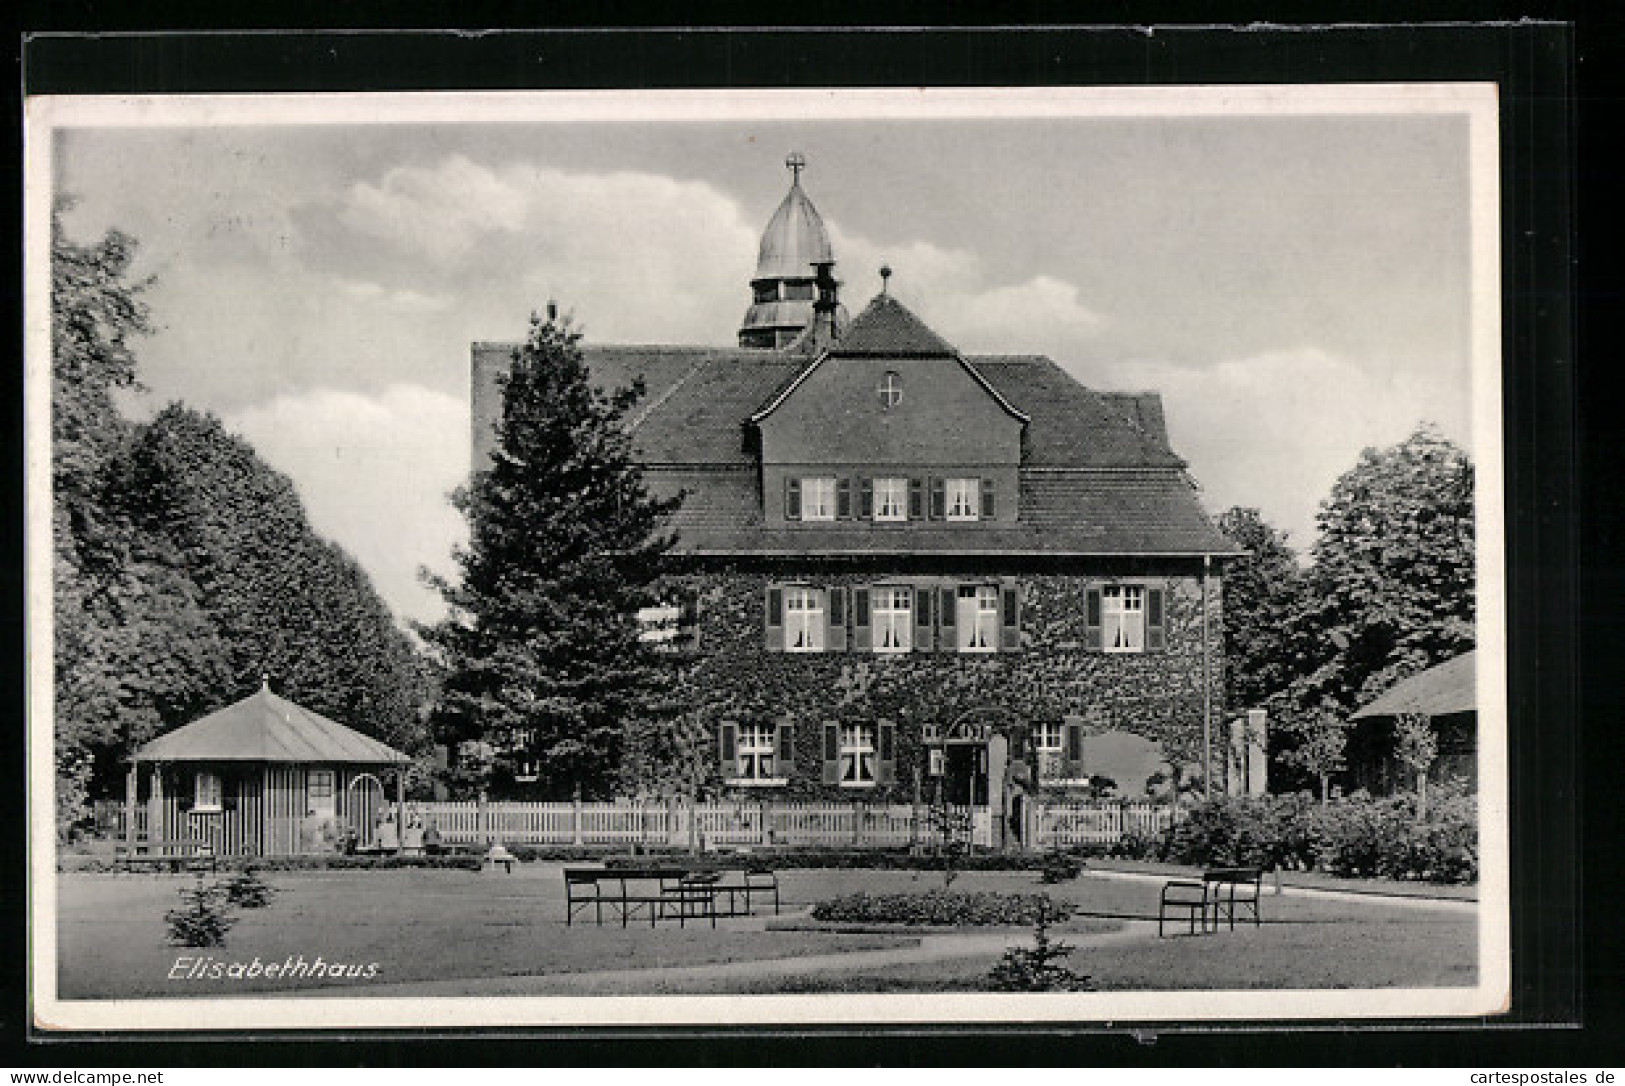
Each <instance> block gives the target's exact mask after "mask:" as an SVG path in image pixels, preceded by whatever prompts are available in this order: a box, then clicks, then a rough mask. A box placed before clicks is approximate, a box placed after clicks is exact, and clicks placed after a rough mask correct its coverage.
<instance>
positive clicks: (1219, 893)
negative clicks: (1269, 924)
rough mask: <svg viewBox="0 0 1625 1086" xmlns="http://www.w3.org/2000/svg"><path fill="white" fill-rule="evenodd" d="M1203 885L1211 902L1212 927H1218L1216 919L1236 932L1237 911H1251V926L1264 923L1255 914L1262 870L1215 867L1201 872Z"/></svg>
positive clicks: (1262, 883)
mask: <svg viewBox="0 0 1625 1086" xmlns="http://www.w3.org/2000/svg"><path fill="white" fill-rule="evenodd" d="M1202 882H1203V883H1205V884H1206V885H1207V886H1208V889H1209V893H1210V895H1211V896H1212V899H1213V928H1214V930H1215V931H1217V930H1218V927H1219V917H1220V916H1221V915H1223V916H1225V917H1226V918H1227V919H1228V920H1229V921H1230V930H1231V931H1235V930H1236V910H1237V909H1251V910H1252V914H1253V926H1254V927H1258V926H1260V925H1261V924H1263V922H1264V920H1263V917H1261V916H1259V915H1258V899H1259V897H1260V896H1261V895H1262V892H1263V886H1264V869H1263V868H1261V867H1215V868H1212V869H1210V870H1207V871H1204V872H1202Z"/></svg>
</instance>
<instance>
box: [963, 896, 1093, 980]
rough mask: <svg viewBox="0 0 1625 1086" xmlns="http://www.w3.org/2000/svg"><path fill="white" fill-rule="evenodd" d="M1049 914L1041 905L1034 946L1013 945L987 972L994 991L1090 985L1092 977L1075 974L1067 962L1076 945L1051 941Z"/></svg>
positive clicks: (1034, 929) (1034, 934) (1047, 909)
mask: <svg viewBox="0 0 1625 1086" xmlns="http://www.w3.org/2000/svg"><path fill="white" fill-rule="evenodd" d="M1049 924H1050V913H1049V908H1048V906H1046V905H1044V904H1040V905H1039V907H1038V915H1037V916H1036V917H1035V918H1034V920H1033V946H1032V949H1030V950H1029V949H1028V948H1027V947H1019V946H1015V947H1011V948H1010V949H1008V950H1006V951H1005V952H1004V957H1003V958H1002V959H1000V961H999V963H998V964H997V965H995V966H994V967H993V971H992V972H990V973H989V974H988V975H987V979H988V982H989V984H990V985H991V986H992V988H993V990H994V991H995V992H1079V991H1083V990H1084V989H1085V988H1087V987H1088V986H1089V978H1088V977H1086V976H1082V975H1080V974H1078V973H1074V972H1073V971H1072V970H1071V969H1070V968H1068V967H1067V965H1066V959H1067V958H1068V957H1070V956H1071V954H1072V950H1073V948H1072V947H1071V946H1068V945H1067V944H1066V943H1057V942H1051V941H1050V937H1049Z"/></svg>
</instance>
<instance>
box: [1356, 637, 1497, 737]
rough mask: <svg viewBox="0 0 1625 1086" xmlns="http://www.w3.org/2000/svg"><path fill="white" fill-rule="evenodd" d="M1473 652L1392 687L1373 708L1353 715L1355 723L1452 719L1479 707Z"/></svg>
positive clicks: (1368, 707) (1378, 698)
mask: <svg viewBox="0 0 1625 1086" xmlns="http://www.w3.org/2000/svg"><path fill="white" fill-rule="evenodd" d="M1474 657H1475V654H1474V653H1473V652H1464V653H1462V654H1461V655H1460V656H1457V657H1455V658H1454V659H1450V660H1446V661H1445V662H1444V663H1442V664H1438V665H1435V666H1434V667H1430V668H1428V669H1427V670H1426V671H1423V672H1419V673H1417V674H1415V675H1412V676H1411V677H1410V678H1408V679H1404V680H1402V681H1400V682H1397V683H1395V684H1394V685H1393V686H1390V687H1389V688H1388V689H1387V690H1386V691H1384V692H1383V693H1382V694H1381V695H1379V696H1378V697H1377V699H1376V700H1375V701H1373V702H1372V703H1371V704H1370V705H1367V706H1366V707H1365V708H1363V709H1361V710H1360V711H1359V712H1357V713H1355V714H1354V719H1355V720H1365V719H1368V718H1370V717H1378V716H1399V715H1400V714H1401V713H1420V714H1422V715H1423V716H1450V715H1451V714H1453V713H1470V712H1473V711H1474V710H1475V709H1476V708H1477V707H1478V699H1477V689H1476V686H1475V683H1476V680H1477V674H1478V672H1477V668H1476V667H1475V666H1474Z"/></svg>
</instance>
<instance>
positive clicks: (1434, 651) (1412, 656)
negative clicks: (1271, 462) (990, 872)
mask: <svg viewBox="0 0 1625 1086" xmlns="http://www.w3.org/2000/svg"><path fill="white" fill-rule="evenodd" d="M1473 510H1474V505H1473V467H1472V463H1471V461H1469V460H1468V458H1467V455H1466V453H1465V452H1463V451H1462V449H1460V448H1459V447H1458V446H1456V445H1455V444H1454V443H1452V442H1450V441H1449V440H1447V439H1446V438H1444V437H1443V436H1442V435H1440V434H1439V432H1438V431H1437V429H1435V428H1434V427H1433V426H1431V425H1428V424H1425V423H1424V424H1423V425H1421V426H1419V427H1417V429H1416V430H1415V431H1414V432H1413V433H1412V434H1411V435H1410V436H1409V437H1408V438H1406V439H1405V440H1404V441H1403V442H1401V443H1399V444H1398V445H1394V446H1391V447H1389V448H1384V449H1374V448H1373V449H1366V450H1365V451H1364V452H1363V453H1361V455H1360V460H1359V462H1358V463H1357V464H1356V465H1355V467H1354V468H1353V469H1351V470H1350V471H1348V472H1346V473H1345V474H1344V475H1343V476H1342V477H1340V478H1339V479H1338V480H1337V482H1336V483H1335V484H1334V485H1333V487H1332V492H1331V494H1330V496H1329V497H1328V498H1327V499H1326V500H1325V501H1324V502H1323V503H1322V504H1321V508H1320V512H1319V515H1318V517H1317V518H1316V519H1317V523H1318V526H1319V529H1320V535H1319V538H1318V539H1317V540H1316V541H1315V544H1314V547H1313V548H1312V550H1311V555H1312V559H1313V560H1312V563H1311V565H1310V568H1309V570H1308V572H1307V574H1306V575H1305V578H1304V582H1303V591H1302V593H1301V596H1300V598H1299V603H1298V606H1297V607H1296V608H1295V609H1294V612H1293V614H1292V616H1291V618H1290V621H1289V622H1288V623H1287V625H1286V635H1285V646H1284V650H1283V655H1284V658H1287V659H1290V660H1291V661H1293V666H1294V668H1295V669H1296V675H1295V676H1294V678H1293V681H1292V683H1291V684H1290V686H1289V687H1288V689H1287V691H1286V693H1285V694H1284V695H1283V696H1282V697H1281V698H1279V699H1277V703H1276V705H1277V709H1278V713H1277V720H1278V721H1279V723H1281V724H1282V725H1283V729H1284V734H1283V735H1282V738H1283V739H1284V740H1285V741H1286V747H1287V749H1286V750H1285V751H1284V755H1285V756H1284V759H1283V761H1284V763H1285V764H1287V765H1289V766H1293V765H1295V766H1297V767H1298V768H1300V769H1303V770H1305V771H1306V772H1308V773H1310V774H1312V775H1314V776H1317V777H1320V778H1321V780H1322V783H1323V785H1324V781H1325V779H1326V777H1327V776H1329V775H1330V774H1333V773H1336V772H1337V771H1339V770H1340V769H1342V768H1343V764H1342V763H1343V753H1344V749H1345V746H1346V743H1345V740H1346V735H1344V734H1343V731H1344V729H1345V728H1346V727H1347V726H1348V718H1349V716H1350V714H1351V713H1352V712H1353V711H1354V710H1355V709H1356V708H1358V707H1359V706H1360V705H1363V704H1365V703H1367V702H1369V701H1370V700H1371V699H1372V698H1374V697H1376V696H1377V695H1378V694H1380V693H1381V692H1382V691H1384V690H1386V689H1388V687H1390V686H1392V685H1393V684H1394V683H1396V682H1398V681H1399V680H1401V679H1404V678H1407V677H1409V676H1411V675H1414V674H1416V673H1417V672H1419V671H1422V670H1425V669H1426V668H1429V667H1432V666H1433V665H1434V664H1437V663H1440V662H1442V661H1444V660H1447V659H1449V658H1451V657H1453V656H1456V655H1458V654H1460V653H1462V652H1465V651H1466V650H1468V649H1470V648H1472V647H1473V644H1474V640H1475V632H1474V621H1475V615H1476V565H1475V560H1474V550H1473V541H1474V533H1473V523H1474V522H1473Z"/></svg>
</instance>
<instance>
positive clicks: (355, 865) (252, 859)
mask: <svg viewBox="0 0 1625 1086" xmlns="http://www.w3.org/2000/svg"><path fill="white" fill-rule="evenodd" d="M220 866H221V868H222V869H224V870H227V871H241V870H246V869H249V868H252V869H253V870H255V871H357V870H363V871H365V870H382V869H386V868H401V867H418V868H436V869H441V870H463V871H478V870H480V869H481V868H482V867H483V866H484V863H483V858H482V857H481V856H479V855H462V856H345V855H342V854H338V853H334V854H326V853H324V854H321V855H310V856H222V857H220ZM57 870H59V871H63V872H81V871H82V872H90V873H97V872H113V871H123V870H125V868H124V865H123V864H120V863H117V862H116V861H114V860H113V859H111V858H106V859H104V858H100V857H98V858H95V859H90V858H88V857H83V856H79V857H72V858H68V857H64V858H63V862H59V863H58V865H57ZM163 870H167V869H163Z"/></svg>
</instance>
